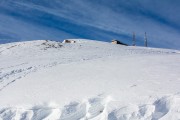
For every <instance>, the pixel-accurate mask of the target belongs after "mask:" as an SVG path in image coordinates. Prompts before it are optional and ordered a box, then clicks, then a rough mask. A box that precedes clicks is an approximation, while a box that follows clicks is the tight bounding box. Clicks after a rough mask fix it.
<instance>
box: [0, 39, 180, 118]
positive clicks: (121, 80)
mask: <svg viewBox="0 0 180 120" xmlns="http://www.w3.org/2000/svg"><path fill="white" fill-rule="evenodd" d="M73 40H74V41H75V43H61V42H56V41H51V40H35V41H26V42H16V43H8V44H0V119H2V120H180V87H179V86H180V74H179V73H180V62H179V61H180V51H178V50H168V49H158V48H148V47H146V48H145V47H137V46H123V45H116V44H111V43H108V42H100V41H92V40H85V39H73Z"/></svg>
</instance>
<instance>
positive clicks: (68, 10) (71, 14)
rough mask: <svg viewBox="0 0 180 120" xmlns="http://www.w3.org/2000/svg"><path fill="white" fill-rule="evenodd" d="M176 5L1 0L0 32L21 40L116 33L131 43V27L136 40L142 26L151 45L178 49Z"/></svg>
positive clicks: (131, 0) (146, 0)
mask: <svg viewBox="0 0 180 120" xmlns="http://www.w3.org/2000/svg"><path fill="white" fill-rule="evenodd" d="M179 5H180V1H179V0H174V1H173V2H172V1H171V0H163V1H157V0H143V1H142V0H76V1H75V0H54V1H49V0H43V1H37V0H31V1H29V0H14V1H12V0H6V1H1V3H0V12H1V14H0V17H1V19H0V30H1V31H4V32H2V33H1V34H0V37H1V38H3V36H4V35H6V36H7V33H8V32H9V33H12V34H14V35H13V37H14V38H16V39H22V40H26V39H56V40H62V39H65V38H88V39H99V40H104V41H107V40H110V39H113V38H115V39H122V41H123V42H126V43H129V44H131V34H132V32H133V31H134V32H136V34H137V39H138V44H139V45H142V44H143V35H144V32H147V34H148V40H149V42H150V46H153V47H165V48H173V49H180V40H179V38H180V34H179V33H180V23H179V21H180V14H178V11H180V8H179ZM6 38H8V37H6ZM11 38H12V36H11ZM3 42H4V41H3Z"/></svg>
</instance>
